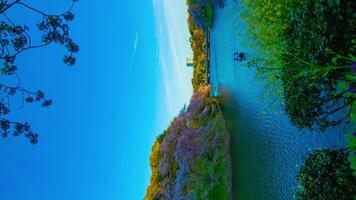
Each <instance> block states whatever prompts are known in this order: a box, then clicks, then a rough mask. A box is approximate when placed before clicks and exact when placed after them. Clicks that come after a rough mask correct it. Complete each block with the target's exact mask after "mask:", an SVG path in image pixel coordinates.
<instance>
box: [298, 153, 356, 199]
mask: <svg viewBox="0 0 356 200" xmlns="http://www.w3.org/2000/svg"><path fill="white" fill-rule="evenodd" d="M347 156H348V154H347V153H346V152H345V151H344V150H343V149H338V150H331V149H319V150H316V151H315V152H313V153H310V154H309V155H308V157H307V158H306V160H305V161H304V164H303V166H301V168H300V171H299V174H298V175H297V179H298V180H299V181H300V183H301V185H300V186H299V188H300V191H299V192H298V193H297V199H300V200H304V199H305V200H311V199H345V200H353V199H354V198H355V197H356V177H355V176H353V170H352V169H351V168H350V163H349V161H348V160H347Z"/></svg>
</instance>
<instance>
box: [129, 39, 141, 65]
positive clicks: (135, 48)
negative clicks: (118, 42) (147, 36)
mask: <svg viewBox="0 0 356 200" xmlns="http://www.w3.org/2000/svg"><path fill="white" fill-rule="evenodd" d="M138 40H139V34H138V33H136V35H135V40H134V43H133V53H132V58H131V62H130V66H129V70H131V69H132V67H133V64H134V62H135V59H136V51H137V45H138Z"/></svg>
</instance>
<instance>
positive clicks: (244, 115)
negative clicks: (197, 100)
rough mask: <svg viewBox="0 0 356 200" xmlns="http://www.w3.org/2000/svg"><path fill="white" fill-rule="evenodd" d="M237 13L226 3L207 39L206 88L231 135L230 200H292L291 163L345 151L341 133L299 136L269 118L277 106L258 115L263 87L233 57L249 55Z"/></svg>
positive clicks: (279, 117)
mask: <svg viewBox="0 0 356 200" xmlns="http://www.w3.org/2000/svg"><path fill="white" fill-rule="evenodd" d="M241 9H242V6H241V5H240V3H238V1H236V2H235V1H233V0H227V1H226V5H225V7H224V8H223V9H218V10H217V11H216V13H215V19H214V20H215V21H214V27H213V29H212V30H211V40H210V41H211V44H210V45H211V61H210V62H211V63H210V64H211V83H212V86H213V90H214V93H215V94H220V95H222V97H223V99H224V101H223V104H222V105H223V106H222V108H223V113H224V116H225V119H226V122H227V126H228V129H229V131H230V133H231V158H232V173H233V195H234V199H238V200H245V199H246V200H254V199H257V200H263V199H273V200H279V199H281V200H288V199H293V195H294V194H295V190H294V189H293V188H295V187H296V186H297V181H296V179H295V176H296V173H297V171H298V168H297V166H296V164H300V163H301V162H302V161H303V157H305V155H306V154H307V152H308V151H309V150H312V149H315V148H319V147H332V148H337V147H340V146H345V145H346V141H345V138H344V134H343V133H344V132H345V131H343V130H342V129H341V128H336V129H332V130H328V131H327V132H325V133H315V132H308V131H298V130H297V128H295V127H293V126H292V125H291V124H290V122H289V119H288V117H287V116H286V115H285V114H274V112H276V113H279V112H281V111H282V108H280V107H273V112H267V114H263V111H264V110H265V108H266V107H269V106H270V103H269V102H268V101H267V100H266V99H264V98H263V94H264V93H265V89H264V88H265V85H264V84H263V83H262V82H261V81H258V80H257V78H256V76H255V75H256V74H255V70H254V69H249V68H247V63H246V61H243V62H236V61H234V57H233V56H234V55H233V54H234V53H235V52H246V53H247V55H253V53H254V51H253V50H252V49H249V48H246V47H243V46H242V42H243V39H242V38H241V37H239V36H238V35H239V33H240V34H244V28H243V27H244V24H243V22H242V21H241V19H240V17H239V10H241ZM247 57H248V56H247Z"/></svg>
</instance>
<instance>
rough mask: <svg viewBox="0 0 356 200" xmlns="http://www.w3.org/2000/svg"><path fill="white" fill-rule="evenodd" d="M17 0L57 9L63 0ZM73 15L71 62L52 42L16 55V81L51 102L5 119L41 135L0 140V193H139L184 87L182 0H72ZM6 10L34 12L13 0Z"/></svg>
mask: <svg viewBox="0 0 356 200" xmlns="http://www.w3.org/2000/svg"><path fill="white" fill-rule="evenodd" d="M24 2H28V3H29V4H31V5H33V6H36V7H38V8H40V9H41V10H47V11H51V12H57V13H58V12H61V11H62V10H63V9H64V8H66V6H67V5H68V4H69V2H70V1H56V0H49V1H46V4H45V5H44V3H41V2H42V1H39V0H34V1H29V0H28V1H24ZM74 13H75V15H76V18H75V20H74V21H73V23H72V24H71V33H72V36H73V38H74V40H75V41H76V42H77V43H78V44H79V45H80V53H79V54H78V62H77V64H76V65H75V67H74V68H70V67H67V66H65V65H63V64H62V62H61V59H62V55H63V54H64V53H65V51H64V50H63V48H59V47H57V46H50V47H48V48H45V49H39V50H35V51H31V52H28V53H25V54H23V55H22V56H21V57H19V58H18V60H17V65H18V66H19V73H20V74H21V80H22V83H23V85H24V86H26V87H27V88H30V89H42V90H43V91H45V92H46V95H48V96H49V97H50V98H52V99H53V100H54V105H53V106H52V107H51V108H49V109H43V108H40V106H35V105H33V106H25V107H24V108H22V109H16V108H17V105H16V104H15V105H12V108H13V112H12V113H11V114H10V116H9V118H10V119H16V120H18V121H28V122H30V123H31V125H32V129H33V130H34V131H36V132H38V133H39V134H40V138H39V143H38V144H37V145H31V144H30V143H29V142H28V140H26V139H25V138H23V137H21V138H16V139H14V138H11V137H10V138H7V139H0V163H1V165H0V193H1V196H2V197H1V199H6V200H32V199H36V200H47V199H48V200H57V199H58V200H67V199H68V200H71V199H76V200H81V199H83V200H84V199H85V200H91V199H93V200H98V199H103V200H111V199H123V200H135V199H142V197H143V195H144V194H145V190H146V187H147V184H148V181H149V176H150V169H149V163H148V157H149V153H150V149H151V146H152V144H153V141H154V139H155V137H156V136H157V135H158V134H159V133H161V132H162V131H163V130H164V129H165V128H167V126H168V125H169V122H170V121H171V120H172V119H173V117H174V116H175V115H176V114H177V113H178V112H179V110H180V109H181V108H182V107H183V105H184V104H185V103H187V102H188V100H189V97H190V95H191V91H192V88H191V83H190V79H191V76H192V69H188V68H186V67H185V58H186V57H187V56H191V52H190V49H189V43H188V39H189V33H188V30H187V25H186V18H187V12H186V7H185V1H175V0H153V1H152V0H147V1H142V0H130V1H124V0H110V1H105V3H103V1H99V0H90V1H79V2H78V4H77V5H76V7H75V9H74ZM9 16H10V17H11V18H12V19H13V21H15V22H17V23H28V22H33V21H34V20H37V19H38V18H37V16H36V15H33V14H31V13H29V12H27V11H26V10H24V9H23V8H20V7H17V8H16V9H14V10H12V11H11V13H9ZM0 81H1V80H0Z"/></svg>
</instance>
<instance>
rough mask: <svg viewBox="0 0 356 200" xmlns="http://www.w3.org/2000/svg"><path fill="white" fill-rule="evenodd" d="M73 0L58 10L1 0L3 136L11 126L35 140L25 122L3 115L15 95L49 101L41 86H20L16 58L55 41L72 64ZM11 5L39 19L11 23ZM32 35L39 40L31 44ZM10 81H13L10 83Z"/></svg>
mask: <svg viewBox="0 0 356 200" xmlns="http://www.w3.org/2000/svg"><path fill="white" fill-rule="evenodd" d="M76 1H77V0H72V3H71V6H70V8H69V9H68V10H67V11H65V12H63V13H61V14H49V13H46V12H43V11H41V10H39V9H37V8H35V7H32V6H31V5H29V4H28V3H25V2H24V1H22V0H14V1H9V0H2V1H1V2H0V14H1V15H2V18H0V66H1V67H0V75H1V76H2V77H4V78H2V79H1V81H0V122H1V123H0V125H1V126H0V131H1V135H2V136H3V137H7V136H8V134H9V132H10V131H11V130H12V133H13V135H14V136H18V135H21V134H23V133H24V135H25V136H26V137H27V138H29V139H30V141H31V143H33V144H36V143H37V141H38V134H37V133H34V132H33V131H32V130H31V128H30V125H29V124H28V123H27V122H24V123H22V122H15V121H9V120H8V119H7V115H8V114H9V113H10V111H11V108H10V102H12V101H13V100H15V98H16V97H17V98H20V99H21V100H22V104H25V103H27V104H32V103H39V104H40V105H41V106H42V107H49V106H51V105H52V103H53V102H52V100H50V99H48V98H46V96H45V94H44V92H43V91H41V90H37V91H32V90H28V89H26V88H24V87H22V85H21V81H20V76H19V74H18V73H17V72H18V66H17V65H16V59H17V58H18V56H20V55H21V54H22V53H24V52H27V51H29V50H33V49H37V48H42V47H45V46H48V45H50V44H57V45H60V46H63V47H65V48H66V49H67V51H68V54H67V55H65V56H64V57H63V62H64V63H65V64H67V65H69V66H73V65H74V64H75V62H76V57H75V54H76V53H78V51H79V46H78V45H77V44H76V43H75V42H74V41H73V40H72V39H71V37H70V34H69V25H68V23H69V22H70V21H72V20H73V19H74V14H73V13H72V12H71V10H72V8H73V6H74V3H75V2H76ZM15 6H18V7H21V8H24V9H25V10H26V11H28V12H32V13H34V14H37V15H38V16H39V19H40V21H38V22H37V25H31V24H26V25H21V24H16V23H14V22H13V21H12V20H11V16H10V14H9V11H10V10H12V9H13V8H14V7H15ZM36 39H37V40H38V39H40V40H41V42H40V43H38V44H34V41H36ZM5 76H6V77H7V78H5ZM6 80H8V81H6ZM13 82H17V83H16V84H13ZM22 106H23V105H22ZM22 106H21V107H22Z"/></svg>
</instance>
